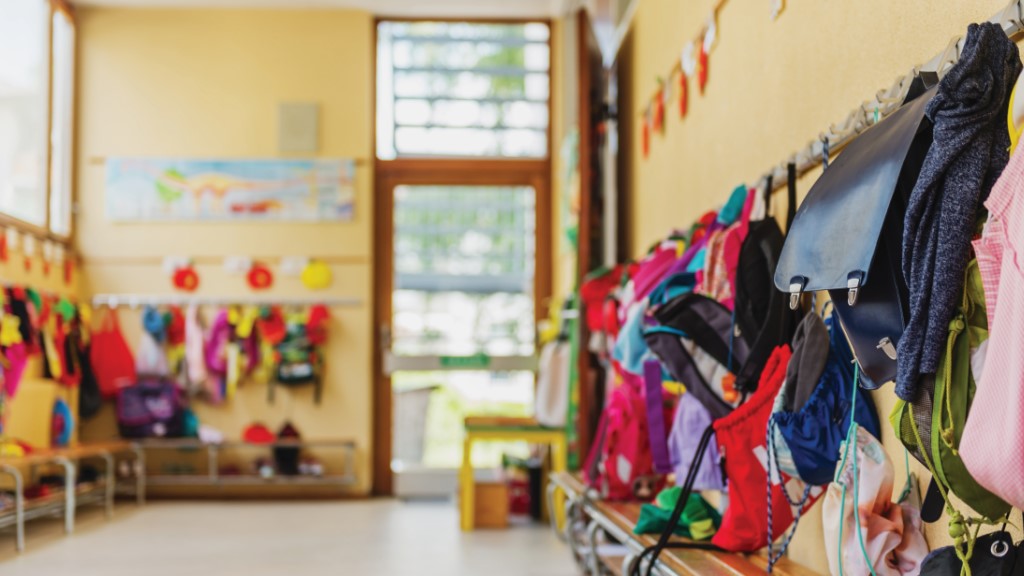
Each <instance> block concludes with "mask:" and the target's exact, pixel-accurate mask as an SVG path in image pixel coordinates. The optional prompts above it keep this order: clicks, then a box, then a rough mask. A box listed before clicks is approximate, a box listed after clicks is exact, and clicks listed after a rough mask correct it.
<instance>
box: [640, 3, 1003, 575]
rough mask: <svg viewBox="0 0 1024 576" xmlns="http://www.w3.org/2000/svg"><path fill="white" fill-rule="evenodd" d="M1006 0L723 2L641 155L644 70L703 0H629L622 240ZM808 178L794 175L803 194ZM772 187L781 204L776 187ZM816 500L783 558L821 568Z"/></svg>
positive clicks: (650, 237) (727, 183)
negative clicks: (679, 97) (702, 55)
mask: <svg viewBox="0 0 1024 576" xmlns="http://www.w3.org/2000/svg"><path fill="white" fill-rule="evenodd" d="M1005 3H1006V2H1005V1H1004V0H975V1H973V2H937V1H927V0H902V1H899V2H893V1H892V0H860V1H857V2H795V1H794V2H788V4H789V7H788V8H787V9H786V11H785V12H784V13H783V14H782V15H781V17H780V18H779V19H778V20H777V21H774V22H773V21H771V20H770V18H769V2H767V1H765V2H730V3H726V5H725V7H724V8H723V10H722V11H721V13H720V18H719V26H718V44H717V46H716V48H715V49H714V51H713V53H712V55H711V61H710V80H709V83H708V86H707V92H706V94H705V95H703V96H700V95H699V94H698V91H697V89H696V84H695V83H691V91H690V94H691V97H690V110H689V115H688V116H687V118H686V119H685V120H680V119H679V117H678V113H676V110H677V108H676V106H675V105H674V104H673V105H669V106H668V109H667V118H668V120H667V130H666V134H665V135H664V136H660V135H653V136H652V138H651V154H650V157H649V158H648V159H644V158H642V152H641V150H640V141H641V137H640V131H641V123H640V119H641V118H642V114H643V109H644V107H645V106H646V104H647V102H648V100H649V98H650V96H651V94H652V93H653V91H654V90H655V88H656V86H655V78H657V77H658V76H664V75H665V74H666V72H667V71H668V69H669V67H670V66H671V65H672V64H673V63H674V62H675V61H677V60H678V57H679V53H680V51H681V49H682V47H683V44H684V42H685V41H686V40H688V39H690V38H693V37H694V35H696V34H697V33H698V31H699V30H700V28H701V26H702V25H703V23H704V21H705V19H706V17H707V15H708V11H709V10H710V8H711V5H712V4H713V2H712V1H711V0H699V1H695V2H679V1H677V0H644V1H643V2H641V3H640V7H639V11H638V13H637V15H636V20H635V21H634V24H633V28H632V31H631V34H630V37H629V40H628V42H627V44H626V46H625V47H624V51H623V52H622V54H621V59H620V62H621V66H622V73H623V79H622V86H623V87H626V89H630V90H632V91H633V92H632V93H631V94H628V95H627V98H626V102H628V105H629V108H628V109H627V108H623V109H622V110H623V114H622V121H623V122H624V123H626V124H627V125H624V126H623V129H622V131H623V133H628V134H629V135H630V137H631V138H632V145H630V146H629V148H628V149H626V148H625V147H624V149H625V150H626V153H627V154H629V157H628V159H627V165H628V167H627V170H628V173H629V174H630V177H629V180H628V191H627V192H626V193H627V194H629V195H630V198H631V204H630V213H631V221H630V230H631V242H632V243H631V246H632V253H633V254H634V255H636V256H638V255H640V254H641V253H642V251H643V250H644V248H645V247H646V246H648V245H650V243H651V242H652V241H654V240H656V239H658V238H660V237H663V236H664V235H665V234H666V233H667V232H668V231H669V230H670V229H671V228H673V227H675V226H685V225H688V224H689V223H691V222H692V221H693V220H694V219H695V218H696V217H697V216H699V215H700V214H701V213H703V212H704V211H705V210H707V209H709V208H711V207H714V206H717V205H720V203H721V202H723V201H724V199H725V197H726V194H727V193H728V192H729V191H731V190H732V189H733V187H735V186H736V184H738V183H740V182H748V183H754V182H755V181H756V179H758V178H759V177H760V176H761V175H762V174H764V172H765V171H766V170H767V169H768V168H769V167H771V166H774V165H776V164H778V163H779V162H781V161H783V160H784V159H785V158H787V157H789V156H790V155H791V154H792V153H793V152H795V151H796V150H797V149H798V148H803V147H804V146H805V145H806V144H807V142H808V141H809V140H811V139H814V138H816V136H817V135H818V134H819V133H821V132H822V131H823V130H824V129H825V128H826V127H827V126H829V124H830V123H832V122H837V121H841V120H842V119H844V118H845V117H846V115H847V113H848V112H849V111H850V110H851V109H852V108H854V107H855V106H857V105H858V104H859V103H860V102H862V101H863V100H866V99H868V98H869V97H871V96H873V95H874V93H875V91H877V90H878V89H880V88H883V87H888V86H889V85H890V84H891V83H892V81H893V80H894V79H895V78H896V77H897V76H898V75H902V74H904V73H906V72H907V71H908V70H909V69H910V68H911V66H914V65H917V64H920V63H923V62H925V61H927V60H929V59H930V58H931V57H932V56H934V55H935V54H937V53H938V52H940V51H941V50H942V49H943V48H944V47H945V46H946V44H947V42H948V41H949V39H950V37H952V36H953V35H956V34H963V33H965V32H966V29H967V24H969V23H971V22H976V21H981V20H985V19H987V18H989V17H991V16H992V15H993V14H995V13H996V12H997V11H998V10H1000V9H1002V7H1003V6H1004V5H1005ZM624 142H625V141H624ZM815 177H816V174H809V175H808V176H806V177H805V178H803V179H802V180H801V181H800V184H799V191H800V193H801V194H804V193H806V191H807V190H808V189H809V188H810V186H811V184H812V182H813V181H814V178H815ZM776 198H777V199H779V200H780V202H779V203H780V204H784V203H785V198H784V195H782V197H781V198H780V197H779V196H778V195H777V196H776ZM783 211H784V206H779V207H778V208H776V214H782V213H784V212H783ZM876 398H877V400H878V404H879V414H880V416H881V417H882V419H883V422H886V420H885V419H886V417H887V416H888V414H889V412H890V410H891V408H892V405H893V402H894V398H895V397H894V395H893V394H892V392H891V389H886V390H884V391H882V392H881V393H879V394H877V395H876ZM884 428H885V429H886V432H885V434H884V436H885V438H884V439H883V441H884V443H885V445H886V447H887V449H888V451H889V454H890V456H892V458H893V460H894V462H895V466H896V471H897V475H901V474H903V470H904V465H903V451H902V448H901V447H899V445H898V443H897V441H896V440H895V437H894V436H893V434H892V431H891V427H890V426H888V424H887V422H886V424H885V426H884ZM917 469H918V472H919V474H921V475H922V476H923V477H925V478H927V473H926V472H922V471H921V469H920V467H917ZM816 508H817V509H816V510H815V513H813V514H812V515H811V516H809V517H807V518H806V519H805V520H804V521H803V522H802V523H801V526H800V530H799V532H798V536H797V539H796V540H795V541H794V544H793V546H792V547H791V548H790V551H791V556H792V557H793V558H794V559H796V560H798V561H800V562H802V563H804V564H806V565H808V566H810V567H812V568H815V569H817V570H819V571H824V572H826V573H827V564H826V561H825V556H824V552H823V550H824V547H823V546H824V545H823V540H822V530H821V519H820V506H818V507H816ZM945 532H946V529H945V522H944V521H941V522H940V523H938V524H935V525H933V526H932V527H931V528H929V530H928V537H929V542H930V543H931V545H932V546H933V547H934V546H937V545H943V544H945V543H947V542H948V537H947V536H945Z"/></svg>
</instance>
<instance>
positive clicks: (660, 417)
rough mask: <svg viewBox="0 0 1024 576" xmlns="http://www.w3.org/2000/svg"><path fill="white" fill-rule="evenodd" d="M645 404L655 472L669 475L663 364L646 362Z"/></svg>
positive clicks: (669, 461)
mask: <svg viewBox="0 0 1024 576" xmlns="http://www.w3.org/2000/svg"><path fill="white" fill-rule="evenodd" d="M644 403H645V404H646V405H647V433H648V435H649V436H650V441H651V456H652V458H653V459H654V471H655V472H657V473H658V474H668V473H669V472H671V471H672V461H671V459H670V458H669V455H668V435H667V434H666V433H665V410H664V402H663V401H662V394H661V362H658V361H657V360H648V361H646V362H644Z"/></svg>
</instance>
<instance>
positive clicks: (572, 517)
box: [562, 498, 578, 542]
mask: <svg viewBox="0 0 1024 576" xmlns="http://www.w3.org/2000/svg"><path fill="white" fill-rule="evenodd" d="M577 510H578V507H577V506H576V502H575V501H573V500H572V499H571V498H566V499H565V526H562V539H563V540H566V541H568V542H572V537H573V536H572V527H573V524H575V523H576V513H577Z"/></svg>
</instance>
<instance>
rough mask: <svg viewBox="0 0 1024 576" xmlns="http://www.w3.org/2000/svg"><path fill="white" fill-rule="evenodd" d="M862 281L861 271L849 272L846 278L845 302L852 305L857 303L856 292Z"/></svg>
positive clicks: (858, 290)
mask: <svg viewBox="0 0 1024 576" xmlns="http://www.w3.org/2000/svg"><path fill="white" fill-rule="evenodd" d="M863 281H864V274H863V273H862V272H851V273H850V275H849V276H848V277H847V278H846V289H847V290H848V292H847V293H846V303H847V304H848V305H850V306H853V305H854V304H856V303H857V294H858V293H859V292H860V285H861V283H862V282H863Z"/></svg>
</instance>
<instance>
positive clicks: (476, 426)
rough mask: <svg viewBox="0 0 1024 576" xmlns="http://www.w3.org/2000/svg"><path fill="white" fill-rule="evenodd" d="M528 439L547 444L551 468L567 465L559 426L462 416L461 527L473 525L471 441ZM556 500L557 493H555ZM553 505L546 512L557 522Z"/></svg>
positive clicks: (507, 419) (474, 498)
mask: <svg viewBox="0 0 1024 576" xmlns="http://www.w3.org/2000/svg"><path fill="white" fill-rule="evenodd" d="M518 441H523V442H528V443H530V444H547V445H548V446H549V447H550V448H551V468H552V471H553V472H563V471H565V470H566V469H567V468H568V458H569V456H568V442H567V440H566V437H565V430H564V429H562V428H545V427H543V426H541V425H540V424H539V423H538V422H537V421H536V420H535V419H533V418H508V417H488V416H470V417H467V418H466V419H465V436H464V438H463V441H462V467H461V468H460V471H459V490H460V494H461V498H460V509H461V522H460V524H461V526H462V529H463V530H472V529H473V520H474V516H475V512H474V506H475V503H476V496H475V493H474V478H473V462H472V455H473V444H474V443H476V442H518ZM556 500H557V497H556ZM558 509H559V508H556V507H554V506H552V507H551V508H550V510H549V512H550V513H549V516H551V517H556V518H555V520H553V522H554V523H555V525H556V526H557V524H558V520H557V517H558V516H560V514H557V513H556V510H558Z"/></svg>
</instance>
